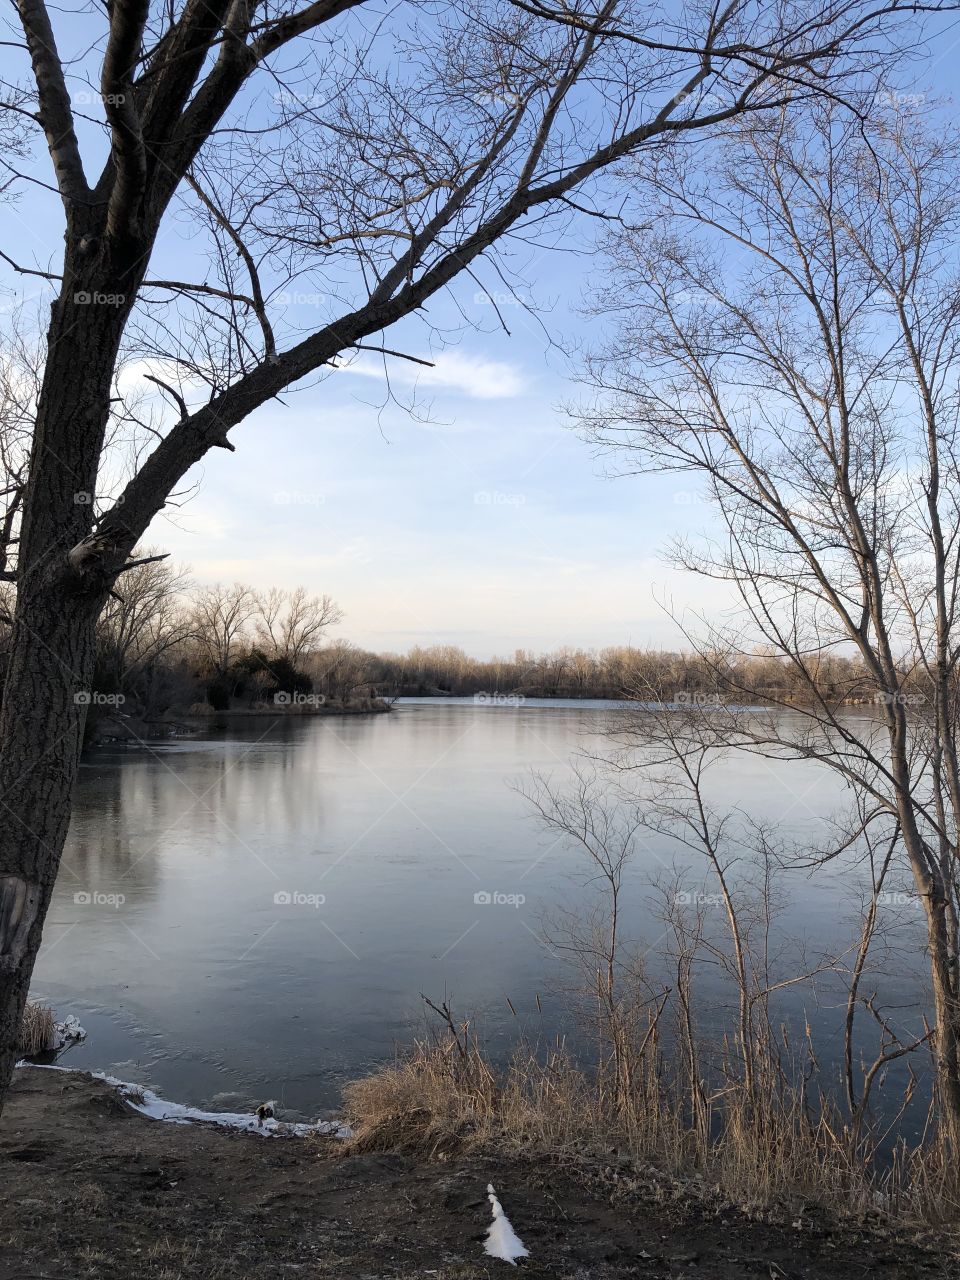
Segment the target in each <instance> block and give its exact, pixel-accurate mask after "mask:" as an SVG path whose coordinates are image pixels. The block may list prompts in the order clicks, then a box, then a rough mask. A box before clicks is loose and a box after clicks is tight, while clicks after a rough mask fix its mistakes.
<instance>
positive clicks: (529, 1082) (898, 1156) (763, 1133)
mask: <svg viewBox="0 0 960 1280" xmlns="http://www.w3.org/2000/svg"><path fill="white" fill-rule="evenodd" d="M644 1045H645V1048H644V1052H643V1053H642V1054H641V1055H639V1056H637V1057H634V1058H631V1059H629V1060H628V1062H627V1067H626V1071H625V1073H624V1079H625V1080H627V1081H629V1085H628V1086H627V1087H618V1086H617V1084H616V1081H615V1080H614V1079H612V1078H611V1071H610V1068H609V1064H608V1063H607V1064H603V1065H601V1066H600V1067H599V1068H597V1069H591V1070H587V1069H585V1068H583V1067H582V1066H580V1065H578V1064H577V1063H576V1062H574V1061H573V1060H572V1058H571V1057H570V1055H569V1054H568V1053H567V1052H565V1051H564V1050H563V1049H562V1048H555V1049H554V1050H553V1051H551V1052H550V1053H547V1054H542V1053H537V1052H535V1051H534V1050H533V1049H532V1048H530V1047H529V1046H524V1045H522V1046H521V1047H520V1048H519V1049H518V1050H517V1052H516V1053H515V1054H514V1057H513V1059H512V1060H511V1062H510V1063H509V1065H508V1066H507V1067H505V1068H503V1069H499V1070H498V1069H496V1068H495V1067H494V1066H492V1065H491V1063H490V1061H489V1059H488V1058H487V1056H486V1055H485V1053H484V1051H483V1048H482V1046H481V1045H480V1043H479V1042H478V1040H477V1039H476V1038H475V1037H474V1036H473V1035H472V1034H471V1032H470V1031H469V1028H468V1027H467V1026H466V1024H461V1025H460V1026H456V1025H453V1024H452V1022H451V1023H449V1024H448V1026H447V1029H446V1031H445V1032H444V1034H442V1035H438V1036H434V1037H431V1038H429V1039H424V1040H420V1041H418V1042H416V1043H415V1045H414V1047H413V1048H412V1050H411V1051H410V1052H409V1053H407V1054H406V1055H405V1056H403V1057H402V1058H401V1059H399V1060H398V1061H397V1062H396V1063H395V1064H394V1065H392V1066H387V1067H384V1068H381V1069H380V1070H378V1071H376V1072H375V1073H373V1074H372V1075H370V1076H368V1077H367V1078H365V1079H362V1080H359V1081H356V1082H354V1083H352V1084H350V1085H349V1086H348V1087H347V1088H346V1090H345V1104H346V1109H347V1118H348V1119H349V1122H350V1125H351V1127H352V1129H353V1131H354V1134H355V1136H354V1139H353V1140H352V1142H351V1143H350V1144H349V1149H350V1150H352V1151H374V1150H379V1151H400V1152H404V1153H405V1154H408V1155H415V1156H418V1157H435V1156H437V1155H441V1154H443V1155H452V1154H454V1153H460V1152H464V1151H468V1150H470V1149H471V1148H473V1147H477V1148H482V1147H485V1146H490V1145H493V1144H495V1145H497V1146H498V1147H500V1148H501V1149H507V1150H510V1151H517V1152H520V1151H523V1152H526V1153H530V1152H551V1153H555V1154H557V1155H560V1156H567V1157H572V1158H575V1159H577V1160H586V1161H592V1160H594V1159H598V1160H602V1161H604V1162H608V1161H609V1158H610V1155H611V1152H615V1153H616V1154H617V1156H619V1157H621V1158H623V1157H628V1158H630V1159H632V1160H633V1161H635V1162H636V1163H637V1164H638V1165H642V1166H643V1167H645V1168H647V1169H649V1168H650V1166H653V1167H654V1168H655V1169H657V1170H659V1171H660V1172H661V1173H662V1174H664V1175H665V1176H667V1177H669V1178H672V1179H679V1180H681V1181H682V1182H686V1183H689V1182H691V1181H692V1180H693V1179H696V1180H697V1182H698V1183H699V1185H700V1186H705V1187H710V1188H717V1189H719V1190H720V1191H721V1192H722V1194H723V1195H724V1196H726V1197H727V1198H729V1199H730V1200H731V1201H732V1202H733V1203H735V1204H737V1205H740V1206H742V1207H745V1208H747V1209H749V1210H752V1211H759V1212H763V1211H765V1210H769V1209H779V1210H787V1211H789V1212H791V1213H794V1212H802V1211H803V1209H804V1208H805V1207H807V1206H811V1205H820V1206H822V1207H824V1208H826V1209H829V1210H831V1211H836V1210H838V1209H842V1211H843V1212H845V1213H851V1214H853V1215H855V1216H858V1217H861V1216H864V1215H869V1214H875V1213H877V1212H878V1211H879V1212H883V1213H886V1214H889V1215H890V1216H891V1217H894V1218H898V1219H901V1220H909V1221H911V1222H917V1223H921V1222H922V1223H926V1224H930V1223H934V1222H936V1223H943V1222H950V1221H956V1218H957V1214H958V1211H960V1196H958V1193H957V1180H956V1177H955V1171H952V1170H949V1169H946V1168H944V1166H943V1164H942V1161H940V1159H939V1157H938V1154H937V1151H936V1148H935V1147H921V1148H916V1149H909V1148H907V1147H906V1146H905V1145H903V1146H901V1147H900V1148H899V1149H898V1150H897V1151H896V1152H895V1153H894V1155H893V1157H892V1158H891V1159H887V1160H886V1161H882V1162H881V1161H879V1160H878V1159H877V1155H876V1141H875V1138H874V1136H873V1135H872V1133H871V1132H870V1131H869V1130H864V1129H863V1128H861V1130H860V1131H859V1132H858V1133H857V1134H854V1133H853V1132H852V1130H851V1129H850V1127H849V1125H846V1124H845V1122H844V1119H843V1117H842V1115H841V1114H840V1113H839V1111H838V1110H836V1109H835V1108H833V1107H832V1105H831V1104H830V1103H829V1102H828V1101H827V1100H826V1099H823V1098H821V1099H819V1100H818V1102H817V1103H816V1105H811V1102H810V1091H809V1087H808V1086H807V1087H805V1086H804V1083H803V1081H802V1078H801V1077H796V1082H795V1083H792V1082H791V1080H790V1077H788V1076H785V1075H784V1074H783V1072H782V1070H781V1069H780V1067H779V1065H778V1069H777V1073H776V1077H774V1075H773V1073H771V1075H770V1077H769V1079H764V1080H761V1082H760V1093H759V1096H760V1097H762V1098H764V1104H763V1106H762V1107H758V1106H757V1105H756V1104H752V1103H751V1100H750V1098H749V1096H748V1094H747V1092H746V1090H745V1088H744V1087H743V1085H742V1083H741V1082H738V1081H737V1080H736V1079H735V1078H734V1077H733V1074H732V1072H729V1071H728V1072H727V1078H726V1079H725V1081H724V1083H723V1087H722V1088H720V1089H719V1090H717V1091H716V1093H715V1094H714V1095H713V1096H711V1097H710V1098H709V1099H708V1102H707V1107H706V1112H705V1113H703V1112H702V1111H701V1113H700V1118H699V1120H698V1122H696V1123H695V1122H694V1120H693V1116H694V1115H695V1114H697V1112H696V1108H695V1107H694V1106H693V1105H692V1103H693V1100H692V1099H691V1098H690V1097H689V1096H688V1095H687V1094H686V1093H685V1091H684V1089H683V1087H682V1085H681V1083H680V1081H679V1079H678V1077H677V1075H676V1074H675V1073H673V1072H672V1071H671V1070H670V1067H669V1065H668V1064H667V1063H666V1062H665V1061H664V1059H663V1056H662V1055H661V1054H660V1052H659V1051H658V1050H657V1049H656V1048H655V1046H654V1045H653V1044H652V1042H651V1039H650V1038H645V1040H644ZM618 1071H620V1072H623V1071H624V1062H623V1046H622V1044H621V1046H620V1061H619V1063H618Z"/></svg>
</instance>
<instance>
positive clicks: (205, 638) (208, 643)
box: [191, 582, 257, 677]
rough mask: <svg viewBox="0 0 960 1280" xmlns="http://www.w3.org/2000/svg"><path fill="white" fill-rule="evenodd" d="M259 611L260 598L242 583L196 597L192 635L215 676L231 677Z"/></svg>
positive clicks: (210, 589)
mask: <svg viewBox="0 0 960 1280" xmlns="http://www.w3.org/2000/svg"><path fill="white" fill-rule="evenodd" d="M256 611H257V594H256V592H255V591H254V590H253V588H252V587H245V586H244V585H243V583H242V582H235V583H234V584H233V585H232V586H229V587H226V586H224V585H223V584H222V583H220V582H218V583H216V584H215V585H214V586H212V587H204V588H202V589H201V590H200V591H198V592H197V593H196V595H195V597H194V602H193V608H192V610H191V631H192V634H193V636H194V638H195V640H196V642H197V645H198V646H199V649H200V653H201V655H202V658H203V661H204V663H205V665H206V666H207V668H208V669H209V670H210V671H212V672H213V673H214V675H216V676H219V677H223V676H225V675H226V674H227V672H228V670H229V669H230V664H231V663H232V662H233V661H234V660H235V658H236V656H237V649H238V647H239V644H240V642H241V639H242V637H243V635H244V632H245V630H246V628H247V626H248V624H249V622H250V620H251V619H252V618H253V617H254V616H255V614H256Z"/></svg>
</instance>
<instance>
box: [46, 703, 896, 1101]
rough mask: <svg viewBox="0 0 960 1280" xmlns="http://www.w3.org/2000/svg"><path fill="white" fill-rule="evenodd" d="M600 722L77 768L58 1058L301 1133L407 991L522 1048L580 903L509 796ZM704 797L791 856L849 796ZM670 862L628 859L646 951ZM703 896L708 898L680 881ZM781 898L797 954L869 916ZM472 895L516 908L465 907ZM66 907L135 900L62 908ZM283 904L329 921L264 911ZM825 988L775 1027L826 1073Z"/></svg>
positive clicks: (257, 741) (828, 1006) (255, 744)
mask: <svg viewBox="0 0 960 1280" xmlns="http://www.w3.org/2000/svg"><path fill="white" fill-rule="evenodd" d="M605 722H608V713H606V712H604V711H603V710H602V709H598V708H595V707H590V706H586V707H585V706H583V705H580V706H577V705H574V706H571V707H559V706H553V707H549V708H540V707H536V706H527V707H523V708H520V709H515V708H494V707H474V706H472V705H470V706H466V707H464V706H459V705H431V704H423V703H421V704H419V705H413V706H410V705H405V706H402V707H400V708H399V709H397V710H396V711H394V712H393V713H392V714H391V715H389V716H379V717H371V718H342V719H341V718H337V719H334V718H329V719H327V718H325V719H315V720H311V719H308V718H303V719H289V720H284V721H282V722H280V723H278V724H274V723H273V722H271V721H270V720H268V719H249V720H239V721H231V722H230V724H229V727H228V729H226V730H224V732H223V734H222V735H221V738H220V740H218V739H217V738H216V737H214V736H213V735H211V737H210V738H209V739H204V740H199V739H197V740H188V741H184V742H178V743H171V744H166V745H163V746H159V747H157V748H156V749H154V750H150V751H148V750H142V749H137V750H131V749H125V748H105V749H101V750H99V751H97V752H96V753H94V754H92V755H91V756H89V757H88V758H87V760H86V762H85V765H84V768H83V770H82V776H81V784H80V787H79V793H78V796H77V805H76V811H75V816H74V821H73V826H72V829H71V836H70V840H69V844H68V847H67V851H66V854H65V858H64V866H63V870H62V871H61V875H60V880H59V883H58V887H57V894H56V897H55V900H54V905H53V907H52V909H51V913H50V917H49V919H48V924H47V930H46V937H45V942H44V946H43V950H42V952H41V957H40V961H39V963H38V966H37V971H36V975H35V981H34V989H35V991H36V992H37V993H38V994H41V995H46V996H48V997H50V998H51V999H53V1000H54V1001H56V1003H57V1004H58V1006H59V1007H60V1009H61V1010H62V1011H64V1012H66V1011H73V1012H76V1013H77V1014H79V1015H80V1017H81V1020H82V1021H83V1022H84V1023H85V1025H86V1026H87V1028H88V1030H89V1031H90V1032H91V1035H90V1039H89V1041H88V1043H87V1044H86V1045H84V1046H82V1047H80V1048H78V1049H76V1050H74V1051H73V1052H72V1053H71V1054H70V1056H69V1058H68V1059H67V1060H66V1061H67V1062H69V1063H73V1064H76V1065H78V1066H79V1065H84V1066H96V1067H103V1068H109V1069H111V1070H113V1071H115V1073H116V1074H121V1075H125V1076H126V1077H127V1078H133V1077H136V1078H145V1079H149V1081H150V1082H151V1083H153V1084H154V1085H156V1086H157V1087H159V1088H160V1090H161V1091H162V1092H164V1093H165V1094H166V1095H167V1096H171V1097H175V1098H177V1099H178V1100H181V1101H188V1102H196V1103H201V1102H206V1101H209V1100H210V1098H212V1097H213V1096H214V1095H216V1094H218V1093H221V1092H225V1091H237V1092H240V1093H243V1094H248V1095H250V1096H252V1097H263V1096H270V1097H278V1098H283V1099H285V1101H286V1102H287V1103H288V1104H289V1105H291V1106H294V1107H301V1108H304V1109H306V1110H307V1111H308V1112H309V1111H311V1110H315V1109H316V1108H317V1107H318V1106H321V1107H322V1106H331V1105H335V1102H336V1096H337V1083H338V1082H339V1081H340V1080H342V1079H344V1078H346V1077H350V1076H352V1075H355V1074H357V1072H358V1071H361V1070H362V1069H364V1068H365V1067H368V1066H369V1065H370V1064H372V1063H375V1062H377V1061H381V1060H383V1059H384V1058H386V1057H390V1056H391V1055H392V1053H393V1051H394V1048H395V1046H396V1045H397V1044H398V1043H402V1042H403V1041H404V1040H406V1039H408V1038H409V1037H410V1035H411V1034H412V1033H413V1032H414V1031H415V1030H416V1029H417V1027H418V1026H420V1025H421V1023H420V1019H421V1013H420V1000H419V993H420V992H424V993H425V994H427V995H429V996H430V997H431V998H433V999H439V998H443V997H444V996H445V995H447V996H450V997H451V998H452V1000H453V1002H454V1005H455V1007H456V1009H457V1010H458V1011H460V1012H461V1013H473V1014H475V1015H477V1017H478V1019H479V1024H480V1025H481V1026H482V1028H483V1030H484V1032H485V1033H486V1034H487V1036H488V1037H489V1039H490V1040H491V1041H492V1043H493V1045H494V1046H495V1047H497V1048H499V1049H500V1050H501V1051H505V1049H506V1046H507V1045H508V1044H509V1042H510V1038H511V1037H512V1036H513V1035H514V1034H515V1031H516V1028H517V1023H516V1021H515V1020H514V1017H513V1015H512V1014H511V1012H510V1010H509V1008H508V1006H507V1003H506V999H507V997H509V998H510V999H511V1001H512V1002H513V1004H514V1006H515V1007H516V1009H517V1012H518V1014H519V1016H520V1020H521V1022H522V1023H523V1024H524V1025H526V1026H527V1028H528V1029H529V1030H530V1031H532V1032H537V1031H538V1030H540V1029H541V1028H542V1030H543V1031H544V1033H546V1034H552V1033H553V1031H554V1030H555V1029H556V1027H557V1025H558V1019H557V1015H556V1013H555V1010H556V1009H557V1007H558V999H557V997H556V996H555V995H553V994H552V992H553V991H554V990H555V988H556V984H557V982H558V981H560V980H562V976H563V975H562V971H561V968H560V966H559V964H558V963H557V960H556V958H555V957H554V956H552V955H551V954H550V953H549V952H548V951H547V950H545V949H544V947H543V945H542V943H541V942H540V941H539V927H540V922H541V919H542V915H543V912H544V911H545V910H547V909H549V907H550V906H551V905H553V904H555V903H558V902H562V903H567V904H575V903H576V902H577V901H578V899H579V897H580V896H581V895H582V894H583V892H584V891H583V890H582V889H581V888H579V887H578V886H577V884H576V882H575V881H574V880H573V879H572V876H573V873H574V872H575V871H576V870H577V868H578V866H579V865H580V864H578V863H577V861H576V860H575V859H574V858H573V857H572V855H571V853H570V852H569V851H568V850H567V849H565V848H563V847H562V846H561V845H557V844H555V843H554V842H553V838H552V837H548V836H545V835H544V833H543V832H542V831H541V830H540V829H539V828H538V827H537V825H536V823H535V822H534V821H533V819H531V817H530V816H529V808H528V806H527V804H526V802H525V801H524V800H523V799H522V797H520V796H518V795H517V794H516V793H515V791H514V790H512V789H511V785H510V784H511V783H513V782H519V781H521V780H522V779H523V777H524V775H525V774H526V773H527V772H528V771H529V770H530V769H532V768H536V769H539V770H542V771H543V772H545V773H548V774H552V775H553V776H554V778H555V779H556V780H557V781H560V780H561V779H562V778H563V776H564V774H565V773H566V771H567V770H568V768H569V760H570V756H571V753H572V752H573V751H575V750H576V748H577V746H578V745H586V746H590V745H596V744H597V743H598V739H597V736H596V735H597V730H598V728H599V727H600V726H602V725H603V723H605ZM711 790H712V793H713V796H714V798H715V801H716V803H717V804H718V805H720V804H724V805H731V804H736V805H740V806H742V807H743V808H744V809H747V810H748V811H749V812H751V813H752V814H753V815H755V816H756V817H758V818H763V819H765V820H768V821H770V822H773V823H775V824H776V825H777V827H778V829H779V830H780V832H781V833H782V834H790V835H795V836H802V834H803V832H804V830H808V831H815V830H816V829H817V827H818V826H819V823H820V822H821V820H822V816H823V815H824V814H828V813H831V812H833V811H835V810H836V809H837V808H838V806H839V805H840V804H841V803H842V801H843V794H842V791H841V789H840V788H839V786H838V784H837V782H836V781H835V779H834V778H833V777H832V776H831V775H829V774H827V773H826V772H824V771H818V770H816V769H814V768H813V767H811V766H808V765H799V764H771V763H770V762H768V761H763V760H759V759H756V758H752V757H744V756H738V757H736V758H732V759H728V760H727V761H725V762H724V763H723V764H722V765H720V766H719V767H718V770H717V773H716V775H715V776H714V778H713V779H712V782H711ZM673 858H674V854H673V852H672V851H671V850H670V849H669V848H668V847H667V845H666V842H659V841H657V840H654V839H648V840H647V841H646V842H645V849H644V853H643V855H642V856H641V857H640V858H638V860H637V863H636V864H635V870H634V872H633V875H632V877H631V884H630V890H629V893H628V900H627V919H628V925H629V931H630V933H631V935H632V936H636V937H637V938H638V939H642V940H643V944H644V945H649V944H651V943H654V942H656V940H657V939H658V938H659V936H660V935H661V933H662V929H663V926H662V924H661V923H660V922H659V921H658V920H657V919H656V918H655V916H654V915H653V913H652V910H651V906H650V894H651V891H650V887H649V879H650V877H651V876H653V875H656V874H660V873H665V872H666V870H667V869H668V868H669V867H670V866H671V865H672V862H673ZM846 879H847V881H848V880H849V873H846ZM698 887H706V888H707V889H708V890H709V889H710V888H711V886H709V885H706V886H702V885H701V883H700V881H699V880H698V879H697V878H696V877H695V876H691V877H690V888H691V889H692V890H696V889H697V888H698ZM780 890H781V893H782V897H783V902H784V911H783V915H782V917H781V919H780V926H779V928H780V933H781V936H790V937H799V936H800V935H803V936H804V937H805V938H806V941H807V949H808V954H809V955H811V956H812V955H814V954H815V953H816V951H817V949H818V948H821V949H823V948H832V949H834V950H836V949H839V947H840V946H841V945H846V944H847V943H848V942H849V941H851V940H852V939H853V936H854V930H855V922H856V919H857V916H858V899H857V898H856V896H854V895H851V893H850V891H849V882H848V883H847V886H846V888H845V876H844V874H842V873H841V872H839V871H836V872H835V871H832V870H830V871H829V872H828V871H823V872H820V873H818V874H817V876H816V877H808V876H801V875H791V876H790V877H789V878H788V879H787V878H784V879H783V880H782V881H781V884H780ZM483 891H487V892H495V891H498V892H500V893H503V894H523V895H525V898H526V902H525V903H524V904H523V905H522V906H520V907H515V906H510V905H496V904H490V905H482V904H481V905H477V904H476V903H475V902H474V895H475V894H476V893H478V892H483ZM77 892H88V893H94V894H102V895H110V894H113V895H116V894H122V895H123V896H124V899H125V901H124V902H123V903H122V905H120V906H117V907H114V906H112V905H110V904H109V902H107V901H100V902H94V903H93V904H91V905H84V904H77V903H75V902H74V894H75V893H77ZM277 893H288V894H291V895H303V896H304V898H308V897H309V896H311V895H313V896H316V895H321V894H322V895H324V897H325V902H324V903H323V905H321V906H316V905H313V904H312V903H311V902H310V901H308V900H301V901H299V902H297V901H294V902H291V903H289V904H284V903H281V904H277V903H275V901H274V896H275V894H277ZM911 910H912V911H913V912H914V913H916V915H917V920H918V921H919V913H918V912H916V908H913V909H911V908H910V907H909V906H905V907H903V908H902V911H903V913H904V916H905V917H906V918H909V917H910V915H911ZM910 961H911V964H913V965H916V964H918V963H920V962H921V961H920V960H918V959H917V958H915V957H913V956H911V957H910ZM784 966H785V968H786V967H789V966H788V963H787V960H785V961H784ZM910 967H911V966H910V964H908V963H907V961H906V960H905V959H900V960H899V961H898V962H897V966H896V973H897V974H898V975H899V976H898V978H897V980H896V982H893V981H888V982H887V983H886V984H885V987H884V993H885V995H886V997H887V999H888V1000H890V1001H891V1002H892V1003H901V1004H903V1005H905V1009H904V1013H903V1017H904V1019H905V1022H906V1024H907V1025H909V1026H912V1025H913V1024H914V1021H915V1019H916V1017H917V1013H918V1011H917V1009H916V999H915V990H916V988H915V986H914V985H913V984H912V983H911V982H910V979H909V972H910ZM818 990H819V992H820V1006H819V1007H818V1006H817V1004H816V1001H815V1000H814V998H813V996H812V995H811V992H810V991H809V990H806V991H804V992H803V993H801V992H799V991H798V992H791V993H789V994H788V995H786V996H785V997H784V998H783V1000H782V1001H781V1002H780V1005H779V1006H778V1009H777V1014H778V1016H779V1014H780V1013H781V1012H783V1013H784V1015H785V1016H788V1017H789V1018H790V1019H791V1021H793V1022H794V1023H797V1022H798V1021H799V1025H800V1026H801V1028H802V1024H803V1018H804V1016H808V1017H809V1018H810V1020H811V1023H812V1024H813V1025H814V1027H815V1030H816V1031H817V1036H818V1044H819V1046H820V1049H821V1051H822V1054H823V1058H824V1059H825V1060H826V1059H829V1058H831V1057H832V1056H834V1054H835V1053H836V1052H837V1051H838V1050H839V1048H840V1043H841V1042H840V1040H839V1038H838V1037H837V1035H836V1028H837V1027H838V1025H839V1020H840V1014H839V1011H838V1010H837V1011H834V1010H835V1008H836V1006H837V1005H838V1000H839V999H840V998H841V997H842V991H841V989H840V988H838V987H837V984H836V982H835V981H829V980H824V981H822V982H821V983H820V984H819V987H818ZM538 993H539V994H540V995H541V996H542V998H543V1007H544V1015H543V1021H542V1023H541V1020H540V1017H539V1015H538V1014H537V1011H536V996H537V994H538ZM701 994H702V997H703V999H702V1004H703V1017H704V1025H705V1027H706V1028H707V1029H708V1030H713V1029H718V1028H719V1026H720V1024H721V1023H722V1021H723V1013H722V1010H723V1006H724V1004H725V1003H726V1001H725V998H724V994H723V992H722V990H721V989H720V988H719V987H718V986H717V984H716V979H715V978H713V977H712V976H711V974H710V972H709V971H705V973H704V979H703V983H702V986H701Z"/></svg>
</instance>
